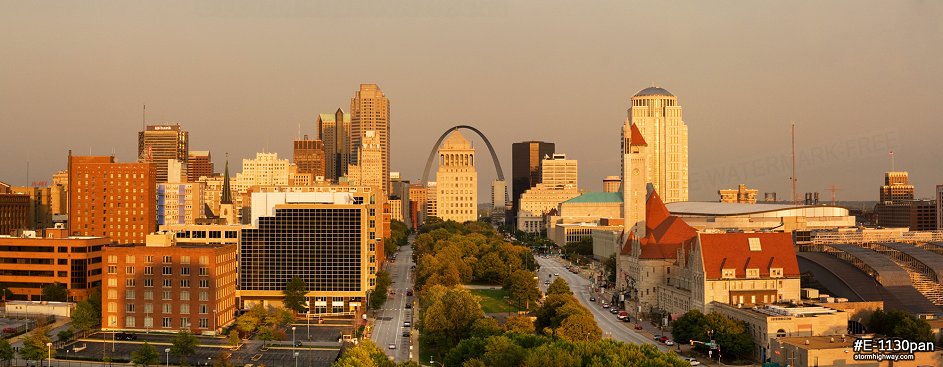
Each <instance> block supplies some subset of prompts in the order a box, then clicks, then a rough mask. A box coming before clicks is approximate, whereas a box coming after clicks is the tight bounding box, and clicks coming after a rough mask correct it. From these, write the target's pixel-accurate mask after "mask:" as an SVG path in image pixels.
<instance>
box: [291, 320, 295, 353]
mask: <svg viewBox="0 0 943 367" xmlns="http://www.w3.org/2000/svg"><path fill="white" fill-rule="evenodd" d="M295 329H296V327H294V326H292V327H291V349H295Z"/></svg>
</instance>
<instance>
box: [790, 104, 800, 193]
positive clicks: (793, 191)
mask: <svg viewBox="0 0 943 367" xmlns="http://www.w3.org/2000/svg"><path fill="white" fill-rule="evenodd" d="M790 132H791V133H792V177H790V178H789V179H790V180H791V181H792V204H793V205H799V195H798V194H797V193H796V122H795V121H793V122H792V128H791V129H790Z"/></svg>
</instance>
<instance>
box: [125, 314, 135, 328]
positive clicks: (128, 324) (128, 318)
mask: <svg viewBox="0 0 943 367" xmlns="http://www.w3.org/2000/svg"><path fill="white" fill-rule="evenodd" d="M134 321H135V320H134V316H125V318H124V326H125V327H128V328H132V327H135V322H134Z"/></svg>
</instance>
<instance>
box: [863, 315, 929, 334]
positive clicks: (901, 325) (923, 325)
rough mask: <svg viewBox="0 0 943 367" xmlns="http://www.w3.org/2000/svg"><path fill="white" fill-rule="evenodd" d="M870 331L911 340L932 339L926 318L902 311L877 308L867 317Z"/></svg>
mask: <svg viewBox="0 0 943 367" xmlns="http://www.w3.org/2000/svg"><path fill="white" fill-rule="evenodd" d="M868 329H869V331H870V332H873V333H877V334H882V335H884V336H889V337H896V338H901V339H907V340H911V341H917V342H922V341H932V340H933V332H932V330H931V328H930V324H929V323H927V321H926V320H922V319H918V318H916V317H914V316H913V315H910V314H908V313H906V312H902V311H884V310H882V309H879V310H877V311H874V313H872V314H871V317H870V318H869V319H868Z"/></svg>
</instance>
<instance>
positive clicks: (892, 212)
mask: <svg viewBox="0 0 943 367" xmlns="http://www.w3.org/2000/svg"><path fill="white" fill-rule="evenodd" d="M938 205H939V203H938V202H937V201H935V200H915V199H914V186H913V185H911V184H910V181H909V178H908V174H907V172H887V173H885V174H884V185H883V186H881V196H880V201H879V202H878V203H877V204H876V205H874V216H875V217H876V220H877V224H878V225H879V226H882V227H897V228H900V227H907V228H910V230H911V231H932V230H936V229H937V224H938V223H937V222H938V218H937V206H938Z"/></svg>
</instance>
